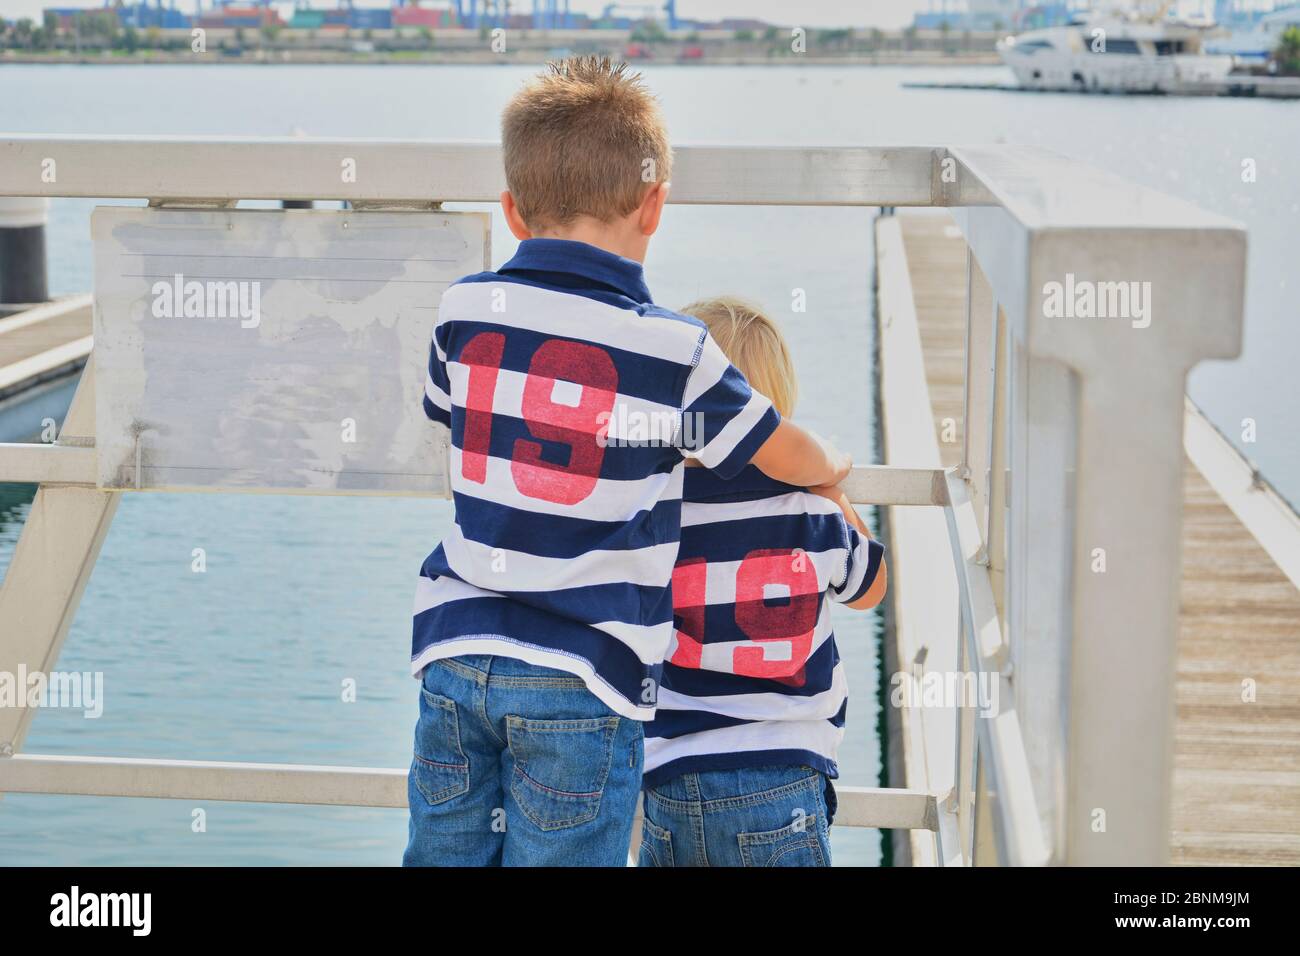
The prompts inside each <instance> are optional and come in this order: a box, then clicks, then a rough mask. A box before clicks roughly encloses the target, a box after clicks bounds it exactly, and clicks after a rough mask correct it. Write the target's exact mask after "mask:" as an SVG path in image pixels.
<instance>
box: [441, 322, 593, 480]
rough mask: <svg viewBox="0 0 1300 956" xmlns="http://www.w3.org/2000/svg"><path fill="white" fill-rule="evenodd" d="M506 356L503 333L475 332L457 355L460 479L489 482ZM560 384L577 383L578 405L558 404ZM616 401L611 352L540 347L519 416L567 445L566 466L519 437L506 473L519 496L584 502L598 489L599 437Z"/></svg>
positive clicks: (578, 346)
mask: <svg viewBox="0 0 1300 956" xmlns="http://www.w3.org/2000/svg"><path fill="white" fill-rule="evenodd" d="M504 351H505V336H504V335H503V334H502V333H500V332H480V333H479V334H478V335H476V336H474V337H473V338H472V339H470V340H469V341H468V342H467V343H465V347H464V348H463V349H461V354H460V361H461V364H463V365H465V366H467V367H468V368H469V381H468V387H467V389H466V393H467V394H466V398H465V432H464V436H463V438H462V448H461V474H462V475H463V476H464V477H465V478H466V479H467V480H468V481H473V482H477V483H479V484H482V483H483V482H485V481H486V480H487V459H488V454H489V451H490V447H491V435H492V408H493V401H494V398H495V395H496V389H497V379H498V378H499V376H500V371H501V356H502V354H503V352H504ZM557 383H571V384H572V385H575V386H578V389H577V402H576V403H568V402H565V401H563V400H557V397H556V385H557ZM617 398H618V369H616V368H615V367H614V360H613V359H611V358H610V357H609V353H607V352H606V351H604V350H603V349H601V348H599V347H597V346H595V345H589V344H587V343H585V342H571V341H568V340H566V339H548V340H547V341H545V342H543V343H542V344H541V346H539V347H538V349H537V351H536V352H534V353H533V357H532V359H531V361H530V362H529V364H528V374H527V376H526V378H525V380H524V391H523V396H522V401H521V408H520V411H521V413H522V415H523V420H524V422H525V424H526V425H527V426H528V431H529V434H530V435H532V436H533V437H534V438H538V439H541V440H542V441H548V442H555V443H557V444H562V445H566V446H567V447H568V449H569V460H568V463H567V464H564V465H559V464H555V463H553V462H548V461H545V460H543V458H542V447H543V446H542V445H541V443H540V442H537V441H528V440H526V439H523V438H521V439H519V440H517V441H516V442H515V445H514V448H513V449H512V452H511V457H510V474H511V477H512V478H513V479H514V483H515V487H516V488H517V489H518V490H519V493H520V494H522V495H526V496H527V497H529V498H538V499H541V500H543V501H551V502H555V503H557V504H564V505H573V504H577V503H578V502H580V501H582V500H583V499H585V498H587V497H588V496H589V495H590V494H591V493H592V492H593V491H594V490H595V489H596V482H597V481H598V480H599V478H600V467H601V464H602V463H603V462H604V460H605V448H604V445H603V444H602V443H600V442H599V441H597V438H596V436H597V433H598V432H600V431H601V429H602V427H603V422H605V421H606V420H607V419H608V416H609V413H610V412H612V411H613V410H614V403H615V401H616V400H617Z"/></svg>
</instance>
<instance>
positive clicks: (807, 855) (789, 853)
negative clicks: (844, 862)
mask: <svg viewBox="0 0 1300 956" xmlns="http://www.w3.org/2000/svg"><path fill="white" fill-rule="evenodd" d="M736 840H737V842H738V843H739V844H740V858H741V860H742V861H743V863H744V865H745V866H827V865H828V864H827V862H826V854H825V852H823V850H822V843H821V834H820V832H819V830H818V827H817V814H815V813H810V814H808V815H807V816H803V817H800V818H799V819H798V820H795V821H794V822H793V823H791V824H790V825H789V826H787V827H782V828H781V829H779V830H768V831H767V832H766V833H738V834H737V835H736Z"/></svg>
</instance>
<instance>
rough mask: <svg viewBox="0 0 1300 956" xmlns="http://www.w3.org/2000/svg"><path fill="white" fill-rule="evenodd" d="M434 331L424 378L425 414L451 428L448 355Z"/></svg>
mask: <svg viewBox="0 0 1300 956" xmlns="http://www.w3.org/2000/svg"><path fill="white" fill-rule="evenodd" d="M441 328H442V327H441V326H439V327H438V328H437V329H435V330H434V334H433V341H432V342H430V344H429V367H428V371H427V373H426V375H425V377H424V403H423V404H424V414H425V415H427V416H428V417H429V418H431V419H432V420H433V421H435V422H441V423H442V424H444V425H446V426H447V427H448V428H450V427H451V385H450V382H449V381H448V379H447V355H446V353H445V352H443V350H442V348H441V346H439V345H438V332H439V331H440V330H441Z"/></svg>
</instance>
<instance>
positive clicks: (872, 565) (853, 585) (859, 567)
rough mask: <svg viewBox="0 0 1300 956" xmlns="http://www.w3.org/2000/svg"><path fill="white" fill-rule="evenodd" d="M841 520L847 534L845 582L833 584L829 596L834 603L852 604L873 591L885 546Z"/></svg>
mask: <svg viewBox="0 0 1300 956" xmlns="http://www.w3.org/2000/svg"><path fill="white" fill-rule="evenodd" d="M840 520H841V521H844V529H845V531H846V532H847V534H846V541H845V545H846V548H847V560H846V561H845V572H844V580H843V581H841V582H840V583H838V584H832V585H831V588H830V591H829V594H830V598H831V600H832V601H836V602H838V603H840V604H852V603H853V602H854V601H856V600H858V598H860V597H862V595H864V594H866V593H867V591H869V590H871V585H872V584H874V583H875V581H876V575H877V574H878V573H879V572H880V562H881V560H882V559H883V558H884V556H885V546H884V545H883V544H881V543H880V542H879V541H877V540H876V539H875V538H871V537H868V536H867V535H865V534H862V533H861V532H860V531H858V529H857V528H855V527H853V526H852V525H851V524H849V523H848V521H846V520H844V518H843V517H842V516H841V518H840Z"/></svg>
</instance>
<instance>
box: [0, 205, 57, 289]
mask: <svg viewBox="0 0 1300 956" xmlns="http://www.w3.org/2000/svg"><path fill="white" fill-rule="evenodd" d="M48 207H49V200H48V199H34V198H26V197H6V198H0V315H4V314H7V313H8V312H12V311H14V307H15V306H19V305H30V304H32V303H36V302H46V301H48V300H49V298H50V287H49V280H48V276H47V271H46V262H45V220H46V216H47V211H48Z"/></svg>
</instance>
